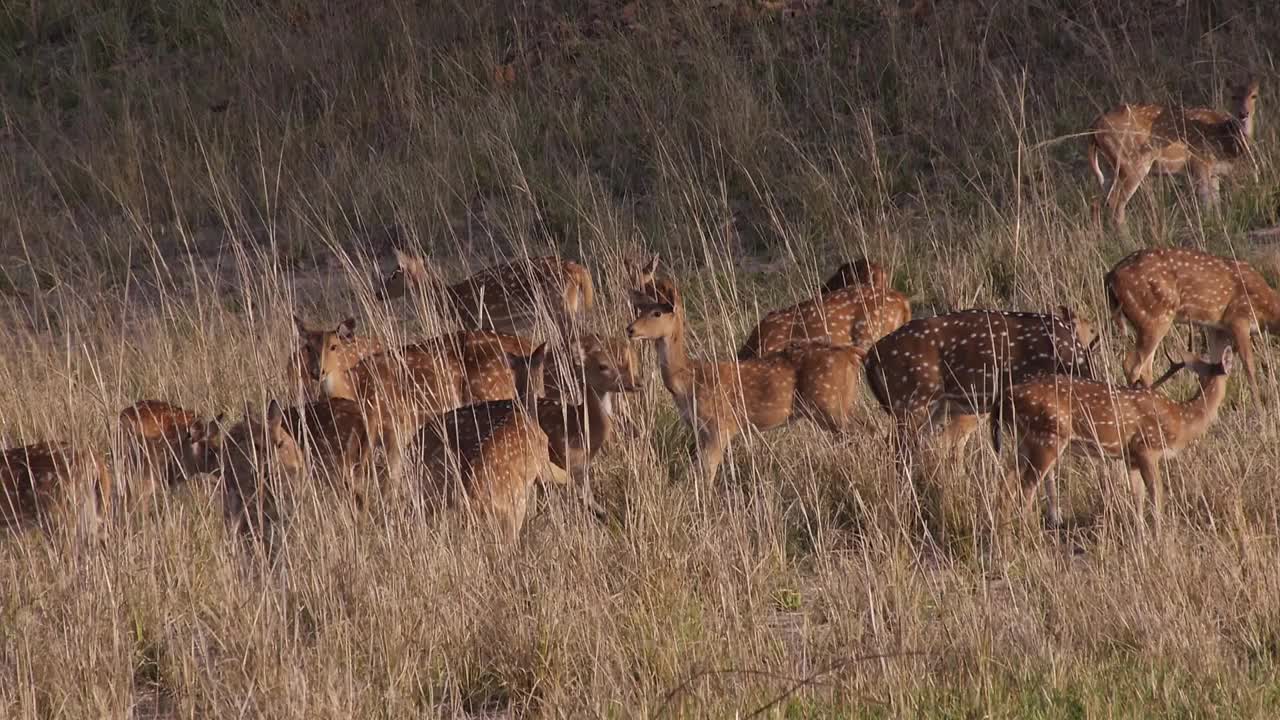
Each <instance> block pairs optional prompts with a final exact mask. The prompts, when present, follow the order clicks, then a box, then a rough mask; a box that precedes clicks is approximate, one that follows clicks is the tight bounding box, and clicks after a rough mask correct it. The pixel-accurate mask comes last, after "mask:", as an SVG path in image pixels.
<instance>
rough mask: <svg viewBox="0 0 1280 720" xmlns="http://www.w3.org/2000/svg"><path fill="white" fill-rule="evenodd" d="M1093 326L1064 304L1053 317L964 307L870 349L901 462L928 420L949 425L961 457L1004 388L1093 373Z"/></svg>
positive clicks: (953, 448) (946, 441)
mask: <svg viewBox="0 0 1280 720" xmlns="http://www.w3.org/2000/svg"><path fill="white" fill-rule="evenodd" d="M1098 340H1099V338H1098V336H1097V334H1096V333H1095V332H1094V331H1093V328H1092V326H1091V325H1090V324H1089V323H1088V322H1087V321H1085V320H1084V319H1082V318H1079V317H1077V316H1075V315H1074V314H1073V313H1072V312H1071V311H1070V310H1068V309H1067V308H1065V307H1060V308H1059V309H1058V311H1057V314H1055V315H1044V314H1038V313H1022V312H1003V311H999V310H961V311H959V312H952V313H948V314H946V315H938V316H935V317H931V318H922V319H919V320H913V321H911V322H909V323H907V324H906V325H903V326H902V327H901V328H899V329H898V330H896V331H895V332H893V333H891V334H889V335H887V336H886V337H884V338H883V339H882V340H880V341H879V342H877V343H876V344H875V345H874V346H873V347H872V348H871V351H870V352H869V353H868V354H867V362H866V374H867V383H868V385H870V387H871V392H872V394H873V395H875V398H876V400H877V402H879V403H880V407H881V408H883V409H884V410H885V411H886V412H888V413H889V414H890V415H891V416H892V417H893V418H894V420H895V425H896V434H895V440H896V442H895V446H896V449H897V452H898V459H899V461H904V460H905V453H906V452H907V451H908V449H909V448H911V447H912V444H913V443H914V441H915V440H917V439H919V437H920V433H921V431H922V430H923V429H924V427H925V425H926V424H945V428H944V430H943V433H942V441H943V448H944V449H946V450H948V451H950V452H952V453H954V454H957V455H958V454H959V453H960V451H961V450H962V449H963V448H964V445H965V443H966V442H967V441H968V439H969V436H970V435H972V433H973V431H974V430H975V429H976V428H977V425H978V416H979V415H981V414H983V413H986V412H988V411H989V410H990V408H991V403H992V402H993V400H994V399H995V397H996V394H997V393H998V392H999V391H1000V389H1001V388H1006V387H1009V386H1011V385H1014V384H1017V383H1019V382H1022V381H1023V380H1026V379H1028V378H1030V377H1033V376H1035V375H1039V374H1043V373H1055V372H1063V373H1065V374H1069V375H1081V376H1083V377H1086V378H1087V377H1092V375H1093V368H1092V365H1091V363H1090V354H1091V352H1092V350H1093V349H1094V348H1095V347H1096V345H1097V343H1098Z"/></svg>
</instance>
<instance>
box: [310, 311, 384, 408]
mask: <svg viewBox="0 0 1280 720" xmlns="http://www.w3.org/2000/svg"><path fill="white" fill-rule="evenodd" d="M293 323H294V326H295V327H296V328H297V330H298V349H297V350H296V351H294V354H293V358H292V361H291V363H290V365H291V367H292V368H294V372H295V373H296V376H297V377H298V378H300V380H301V386H302V387H303V388H305V389H308V390H309V389H310V388H312V387H314V386H317V385H319V383H320V380H321V377H322V375H323V372H322V368H326V367H327V368H330V369H333V368H338V367H341V368H343V369H347V368H350V367H352V366H354V365H355V364H356V363H358V362H360V361H361V360H362V359H364V358H366V357H368V356H370V355H373V354H375V353H380V352H382V351H384V350H386V346H385V345H384V344H383V342H382V341H381V340H379V339H378V338H374V337H366V336H362V335H357V334H356V319H355V318H354V317H349V318H347V319H346V320H343V321H342V322H340V323H338V325H337V326H336V327H334V328H333V329H331V330H330V329H325V328H318V327H313V326H311V325H309V324H307V322H306V321H304V320H302V319H301V318H299V317H298V316H296V315H295V316H294V318H293ZM307 394H308V395H310V392H308V393H307Z"/></svg>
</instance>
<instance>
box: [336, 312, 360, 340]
mask: <svg viewBox="0 0 1280 720" xmlns="http://www.w3.org/2000/svg"><path fill="white" fill-rule="evenodd" d="M337 333H338V339H339V340H343V341H345V342H351V340H353V339H354V338H355V336H356V319H355V318H353V317H349V318H347V319H346V320H343V321H342V322H340V323H338V329H337Z"/></svg>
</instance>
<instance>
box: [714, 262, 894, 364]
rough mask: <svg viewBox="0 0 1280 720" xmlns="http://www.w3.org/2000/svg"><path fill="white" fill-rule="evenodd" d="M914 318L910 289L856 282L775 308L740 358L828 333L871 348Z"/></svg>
mask: <svg viewBox="0 0 1280 720" xmlns="http://www.w3.org/2000/svg"><path fill="white" fill-rule="evenodd" d="M833 280H836V281H838V280H839V278H833ZM910 320H911V302H910V301H909V300H908V299H907V296H906V295H903V294H902V293H900V292H898V291H897V290H894V289H892V288H887V287H879V286H874V285H853V286H849V287H845V288H843V289H840V290H835V291H832V292H828V293H826V294H824V295H821V296H820V297H817V298H814V299H813V300H807V301H805V302H802V303H800V304H798V305H794V306H792V307H789V308H784V309H782V310H775V311H773V312H771V313H769V314H768V315H766V316H765V317H764V319H763V320H761V321H760V324H759V325H758V326H757V327H756V328H755V329H754V330H752V331H751V334H750V335H748V336H747V340H746V342H744V343H743V344H742V349H741V350H739V351H738V359H740V360H746V359H748V358H753V357H762V356H764V355H768V354H770V353H775V352H778V351H779V350H782V349H783V348H784V347H786V346H787V345H789V344H791V343H792V342H795V341H797V340H809V339H813V338H822V337H828V338H830V339H831V341H832V342H833V343H836V344H840V345H852V346H854V347H856V348H858V349H859V350H862V351H863V352H866V351H867V350H868V349H869V348H870V347H871V346H872V345H874V344H875V342H876V341H877V340H879V339H880V338H882V337H884V336H885V335H888V334H889V333H891V332H893V331H894V330H897V329H898V328H900V327H902V325H903V324H904V323H906V322H908V321H910Z"/></svg>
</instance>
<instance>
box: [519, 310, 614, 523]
mask: <svg viewBox="0 0 1280 720" xmlns="http://www.w3.org/2000/svg"><path fill="white" fill-rule="evenodd" d="M581 365H582V378H583V380H584V381H585V386H586V387H585V388H584V392H583V402H582V403H581V404H578V405H571V404H568V403H567V402H564V401H559V400H552V399H547V398H542V399H539V401H538V423H539V424H540V425H541V426H542V431H543V432H545V433H546V434H547V440H548V443H549V452H550V458H551V462H552V463H554V464H555V465H556V467H559V468H561V469H562V470H564V471H565V472H567V473H568V476H569V477H570V478H572V479H573V480H574V481H575V482H577V483H579V484H580V485H581V489H582V497H583V502H584V504H585V505H586V507H587V508H588V509H590V510H592V511H593V512H595V513H596V514H597V515H598V516H599V515H601V514H602V513H601V512H600V510H599V508H598V507H596V504H595V499H594V497H593V494H592V492H591V486H590V478H589V477H588V476H587V468H588V466H589V465H590V463H591V460H592V459H593V458H594V457H595V456H596V455H597V454H598V453H599V452H600V451H601V450H602V449H603V448H604V446H605V444H606V443H608V442H610V440H611V439H612V437H613V432H614V418H613V395H614V394H615V393H630V392H635V391H636V390H638V389H639V388H638V386H637V385H636V366H637V361H636V352H635V349H634V348H633V347H632V346H631V343H630V342H628V341H626V340H619V339H614V338H601V337H597V336H594V335H588V336H585V337H584V338H583V339H582V362H581Z"/></svg>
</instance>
